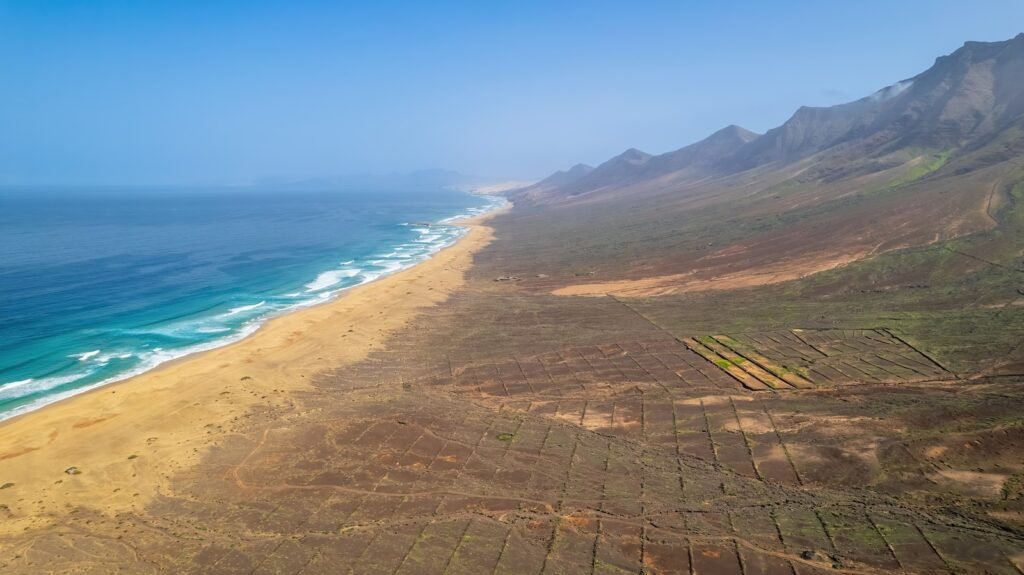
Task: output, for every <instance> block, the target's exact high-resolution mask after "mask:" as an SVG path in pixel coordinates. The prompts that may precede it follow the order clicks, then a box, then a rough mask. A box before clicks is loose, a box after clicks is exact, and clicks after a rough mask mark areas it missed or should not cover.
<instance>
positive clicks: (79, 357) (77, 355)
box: [68, 349, 100, 361]
mask: <svg viewBox="0 0 1024 575" xmlns="http://www.w3.org/2000/svg"><path fill="white" fill-rule="evenodd" d="M99 354H100V350H98V349H94V350H92V351H87V352H85V353H73V354H71V355H69V356H68V357H73V358H76V359H77V360H78V361H89V358H90V357H95V356H97V355H99Z"/></svg>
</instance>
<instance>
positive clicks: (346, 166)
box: [0, 0, 1024, 184]
mask: <svg viewBox="0 0 1024 575" xmlns="http://www.w3.org/2000/svg"><path fill="white" fill-rule="evenodd" d="M1021 31H1024V2H1020V1H1019V0H1005V1H997V0H976V1H973V2H963V1H943V0H930V1H893V0H887V1H885V2H878V1H874V0H862V1H858V2H848V1H835V2H815V3H810V2H767V1H760V2H739V1H737V2H714V3H712V2H684V1H682V0H679V1H674V2H644V1H641V0H637V1H630V2H625V1H622V2H601V1H591V2H560V1H557V0H548V1H537V2H534V1H529V0H520V1H517V2H490V1H488V2H480V1H476V2H445V1H443V0H436V1H434V2H397V1H393V2H389V1H386V0H382V1H377V2H360V3H348V2H302V1H297V0H293V1H290V2H260V1H258V0H251V1H248V2H226V1H225V2H212V1H211V2H190V1H188V0H181V1H179V2H166V3H160V4H159V5H158V3H155V2H107V1H103V0H88V1H86V0H81V1H75V2H71V1H65V2H57V1H46V0H24V1H20V2H11V1H6V0H0V71H2V72H0V183H4V184H21V183H33V184H35V183H40V184H41V183H59V184H75V183H80V184H107V183H116V184H138V183H154V184H159V183H245V182H249V181H253V180H256V179H259V178H262V177H268V176H286V177H318V176H330V175H341V174H351V173H373V172H393V171H407V170H416V169H424V168H449V169H454V170H459V171H461V172H464V173H471V174H480V175H487V176H495V177H510V178H529V177H537V176H543V175H546V174H547V173H549V172H551V171H553V170H555V169H559V168H562V167H566V166H569V165H571V164H574V163H576V162H587V163H599V162H600V161H602V160H604V159H606V158H608V157H610V156H612V155H614V154H616V153H619V152H620V151H622V150H623V149H626V148H629V147H638V148H640V149H643V150H646V151H649V152H652V153H659V152H664V151H668V150H671V149H675V148H678V147H680V146H683V145H685V144H687V143H690V142H693V141H695V140H698V139H700V138H702V137H704V136H706V135H707V134H709V133H711V132H713V131H714V130H716V129H718V128H720V127H722V126H725V125H727V124H730V123H736V124H740V125H742V126H745V127H747V128H749V129H752V130H755V131H759V132H760V131H763V130H765V129H768V128H770V127H773V126H775V125H778V124H779V123H781V122H783V121H785V119H786V118H787V117H789V115H790V114H791V113H792V112H793V111H794V110H795V109H796V108H797V107H798V106H800V105H829V104H835V103H839V102H842V101H846V100H850V99H855V98H857V97H860V96H863V95H866V94H868V93H870V92H872V91H874V90H875V89H877V88H880V87H882V86H884V85H887V84H890V83H893V82H896V81H898V80H901V79H903V78H906V77H908V76H912V75H914V74H916V73H918V72H920V71H922V70H924V69H925V68H927V67H928V66H930V65H931V64H932V62H933V61H934V58H935V57H937V56H939V55H941V54H945V53H948V52H951V51H953V50H955V49H956V48H957V47H959V46H960V45H961V44H962V43H963V42H964V41H965V40H983V41H986V40H988V41H991V40H1002V39H1007V38H1010V37H1012V36H1014V35H1016V34H1017V33H1019V32H1021Z"/></svg>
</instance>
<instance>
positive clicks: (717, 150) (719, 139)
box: [512, 125, 758, 203]
mask: <svg viewBox="0 0 1024 575" xmlns="http://www.w3.org/2000/svg"><path fill="white" fill-rule="evenodd" d="M756 138H758V135H757V134H755V133H753V132H751V131H749V130H746V129H744V128H741V127H739V126H735V125H732V126H728V127H725V128H722V129H721V130H719V131H717V132H715V133H714V134H711V135H710V136H708V137H707V138H705V139H703V140H701V141H699V142H696V143H694V144H690V145H689V146H685V147H683V148H680V149H678V150H675V151H672V152H668V153H665V154H661V155H658V156H652V155H650V154H647V153H645V152H642V151H640V150H637V149H635V148H631V149H629V150H626V151H625V152H623V153H622V154H620V155H618V156H615V157H614V158H612V159H610V160H608V161H606V162H604V163H603V164H601V165H600V166H598V167H597V168H589V167H587V166H582V165H577V166H576V167H574V168H573V169H571V170H569V171H560V172H556V173H554V174H552V175H551V176H549V177H548V178H546V179H544V180H542V181H540V182H538V183H537V184H535V185H533V186H530V187H529V188H525V189H523V190H519V191H517V192H516V193H514V194H513V195H512V197H513V199H516V200H518V201H527V202H530V203H542V202H545V201H557V200H562V199H566V198H571V197H575V196H581V195H584V194H588V193H591V192H595V191H598V190H607V189H615V188H617V187H622V186H628V185H630V184H632V183H634V182H637V181H644V180H651V179H656V178H659V177H662V176H666V175H670V174H678V173H680V172H684V171H686V172H688V173H691V174H692V175H695V176H699V175H703V174H707V173H711V172H713V171H714V167H715V166H716V164H717V163H719V162H722V161H724V160H725V159H727V158H729V157H731V156H732V155H733V154H734V153H735V152H736V151H737V150H739V149H740V148H742V147H743V146H745V145H746V144H748V143H749V142H751V141H754V140H755V139H756ZM581 167H582V168H587V169H586V170H583V169H581Z"/></svg>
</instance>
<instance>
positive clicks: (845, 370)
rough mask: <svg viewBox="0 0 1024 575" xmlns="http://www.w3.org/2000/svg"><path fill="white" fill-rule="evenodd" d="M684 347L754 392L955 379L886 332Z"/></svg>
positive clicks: (803, 333) (715, 340) (720, 339)
mask: <svg viewBox="0 0 1024 575" xmlns="http://www.w3.org/2000/svg"><path fill="white" fill-rule="evenodd" d="M684 343H685V344H686V346H687V347H688V348H689V349H690V350H691V351H692V352H693V353H694V354H696V355H699V356H700V357H702V358H703V359H704V360H706V361H707V362H709V363H711V364H714V365H715V366H716V367H717V368H718V369H719V370H720V371H722V372H724V373H727V374H728V375H729V376H731V377H732V378H733V379H735V380H736V381H737V382H738V383H740V384H742V385H743V387H745V388H747V389H749V390H751V391H770V390H787V389H810V388H815V387H831V386H835V385H851V384H858V383H919V382H924V381H936V380H947V379H953V378H954V375H953V374H952V373H950V372H949V371H948V370H946V369H945V368H944V367H942V366H941V365H939V364H938V363H937V362H936V361H934V360H933V359H931V358H929V357H928V356H926V355H925V354H923V353H922V352H920V351H919V350H917V349H916V348H914V347H913V346H912V345H910V344H909V343H907V342H905V341H904V340H902V339H900V338H899V337H897V336H895V335H893V334H892V333H890V332H889V331H888V330H885V329H826V330H804V329H793V330H787V331H773V332H759V333H745V334H735V335H706V336H700V337H695V338H687V339H686V340H684Z"/></svg>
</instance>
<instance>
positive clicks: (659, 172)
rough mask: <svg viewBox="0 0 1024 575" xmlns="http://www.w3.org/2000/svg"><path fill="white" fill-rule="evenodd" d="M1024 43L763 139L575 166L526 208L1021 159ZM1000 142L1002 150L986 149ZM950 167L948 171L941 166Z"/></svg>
mask: <svg viewBox="0 0 1024 575" xmlns="http://www.w3.org/2000/svg"><path fill="white" fill-rule="evenodd" d="M1022 115H1024V34H1021V35H1018V36H1017V37H1015V38H1013V39H1011V40H1007V41H1004V42H992V43H983V42H967V43H965V44H964V45H963V47H961V48H960V49H958V50H956V51H955V52H953V53H952V54H950V55H948V56H942V57H940V58H938V59H936V61H935V64H934V65H933V66H932V67H931V68H929V69H928V70H926V71H924V72H922V73H921V74H918V75H916V76H914V77H912V78H908V79H906V80H902V81H899V82H896V83H894V84H892V85H890V86H887V87H885V88H882V89H880V90H878V91H877V92H875V93H873V94H871V95H869V96H866V97H864V98H861V99H859V100H856V101H853V102H849V103H846V104H842V105H838V106H831V107H807V106H805V107H801V108H800V109H798V110H797V111H796V112H795V113H794V114H793V115H792V117H790V118H789V119H788V120H787V121H786V122H785V123H783V124H782V125H781V126H778V127H776V128H773V129H771V130H768V131H767V132H766V133H764V134H762V135H758V134H755V133H753V132H750V131H749V130H746V129H744V128H741V127H739V126H728V127H726V128H723V129H721V130H719V131H717V132H715V133H714V134H712V135H710V136H708V137H707V138H705V139H703V140H701V141H699V142H696V143H694V144H690V145H688V146H686V147H683V148H681V149H678V150H675V151H672V152H668V153H665V154H661V155H650V154H647V153H645V152H642V151H640V150H637V149H634V148H631V149H629V150H626V151H625V152H623V153H622V154H620V155H618V156H616V157H614V158H611V159H609V160H608V161H606V162H604V163H603V164H601V165H599V166H597V167H596V168H593V169H591V168H589V167H588V166H584V165H578V166H575V167H573V168H571V169H569V170H567V171H562V172H558V173H556V174H553V175H552V176H550V177H548V178H547V179H545V180H542V181H541V182H539V183H537V184H535V185H534V186H531V187H529V188H525V189H523V190H520V192H519V193H518V194H517V197H518V198H519V199H520V200H523V201H525V202H527V203H530V202H536V203H553V202H559V201H565V200H566V199H569V198H575V197H579V196H583V195H586V194H589V193H596V192H601V191H602V190H608V189H612V188H624V187H630V186H636V185H639V184H642V183H645V182H654V181H657V180H666V179H669V180H672V181H674V182H675V183H676V185H683V184H687V183H694V182H697V181H701V180H706V179H708V178H722V177H727V176H730V175H736V174H740V173H743V172H747V171H750V170H758V169H760V170H764V169H766V168H769V169H773V170H779V169H783V168H785V167H786V166H792V165H794V164H797V163H800V162H801V161H806V160H808V159H809V158H813V159H814V162H813V165H811V166H810V169H811V173H810V174H804V178H805V179H806V178H809V177H810V178H817V179H819V180H827V181H832V180H838V179H849V178H853V177H858V176H864V175H870V174H873V173H878V172H882V171H886V170H891V169H893V168H896V167H898V166H900V165H906V164H908V163H914V162H917V161H920V160H919V159H920V158H921V157H922V156H925V155H927V154H928V153H929V152H937V153H940V154H944V155H945V159H946V160H950V161H951V160H955V159H957V158H960V157H964V156H968V155H970V154H971V153H972V152H978V151H980V150H985V153H983V154H981V155H980V156H979V157H978V158H976V161H975V162H974V163H973V164H972V165H971V166H970V167H966V166H960V167H959V170H960V172H961V173H962V172H963V171H965V170H967V169H970V168H976V167H980V166H982V165H987V164H991V163H995V162H999V161H1001V160H1004V159H1006V158H1009V157H1011V156H1013V155H1015V154H1016V153H1018V152H1019V151H1020V149H1021V148H1020V137H1019V136H1018V134H1017V132H1018V131H1019V130H1021V128H1022V122H1024V118H1022ZM997 141H998V142H999V145H998V146H997V148H998V149H987V150H986V149H985V148H986V146H989V145H992V144H993V143H995V142H997ZM944 163H945V162H944Z"/></svg>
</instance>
